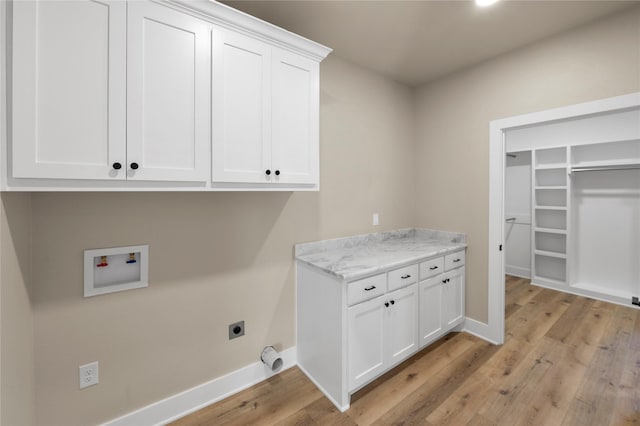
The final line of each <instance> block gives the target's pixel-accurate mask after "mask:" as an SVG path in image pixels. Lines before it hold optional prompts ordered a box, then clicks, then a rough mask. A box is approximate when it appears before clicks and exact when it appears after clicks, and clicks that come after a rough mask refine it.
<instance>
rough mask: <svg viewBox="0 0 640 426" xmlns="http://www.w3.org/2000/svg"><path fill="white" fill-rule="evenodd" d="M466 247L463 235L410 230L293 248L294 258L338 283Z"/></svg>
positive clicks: (297, 245) (338, 239)
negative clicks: (339, 280) (329, 276)
mask: <svg viewBox="0 0 640 426" xmlns="http://www.w3.org/2000/svg"><path fill="white" fill-rule="evenodd" d="M466 246H467V244H466V236H465V235H464V234H459V233H455V232H444V231H435V230H431V229H414V228H411V229H400V230H397V231H388V232H380V233H376V234H367V235H358V236H354V237H347V238H337V239H334V240H324V241H315V242H311V243H303V244H296V246H295V256H296V259H297V260H298V261H300V262H303V263H305V264H307V265H311V266H312V267H315V268H318V269H320V270H322V271H324V272H326V273H328V274H330V275H333V276H335V277H337V278H339V279H341V280H344V281H353V280H356V279H359V278H364V277H366V276H370V275H374V274H377V273H381V272H386V271H388V270H390V269H394V268H397V267H401V266H405V265H408V264H411V263H416V262H420V261H422V260H425V259H428V258H432V257H437V256H442V255H445V254H447V253H451V252H454V251H458V250H460V249H463V248H465V247H466Z"/></svg>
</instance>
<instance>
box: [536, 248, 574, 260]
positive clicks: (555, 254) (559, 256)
mask: <svg viewBox="0 0 640 426" xmlns="http://www.w3.org/2000/svg"><path fill="white" fill-rule="evenodd" d="M534 253H535V254H536V255H538V256H547V257H555V258H557V259H566V258H567V254H566V253H559V252H555V251H547V250H535V252H534Z"/></svg>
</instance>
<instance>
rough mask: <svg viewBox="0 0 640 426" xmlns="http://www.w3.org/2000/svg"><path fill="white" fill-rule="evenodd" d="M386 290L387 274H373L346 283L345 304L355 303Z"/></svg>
mask: <svg viewBox="0 0 640 426" xmlns="http://www.w3.org/2000/svg"><path fill="white" fill-rule="evenodd" d="M386 291H387V274H380V275H375V276H373V277H369V278H365V279H362V280H359V281H354V282H351V283H349V284H347V305H349V306H351V305H355V304H356V303H360V302H364V301H365V300H369V299H372V298H374V297H376V296H380V295H381V294H384V293H385V292H386Z"/></svg>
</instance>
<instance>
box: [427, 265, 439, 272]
mask: <svg viewBox="0 0 640 426" xmlns="http://www.w3.org/2000/svg"><path fill="white" fill-rule="evenodd" d="M436 269H438V267H437V266H432V267H431V268H429V270H431V271H435V270H436Z"/></svg>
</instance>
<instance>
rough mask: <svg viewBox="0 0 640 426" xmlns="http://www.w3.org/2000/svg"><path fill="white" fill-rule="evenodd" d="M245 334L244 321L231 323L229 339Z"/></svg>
mask: <svg viewBox="0 0 640 426" xmlns="http://www.w3.org/2000/svg"><path fill="white" fill-rule="evenodd" d="M240 336H244V321H238V322H234V323H233V324H229V340H231V339H235V338H236V337H240Z"/></svg>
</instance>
